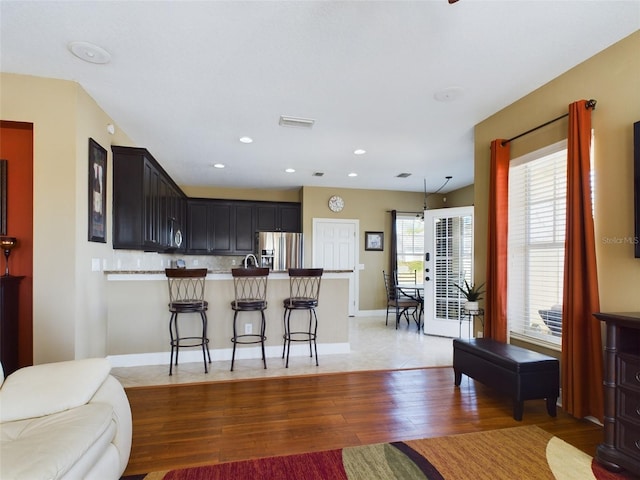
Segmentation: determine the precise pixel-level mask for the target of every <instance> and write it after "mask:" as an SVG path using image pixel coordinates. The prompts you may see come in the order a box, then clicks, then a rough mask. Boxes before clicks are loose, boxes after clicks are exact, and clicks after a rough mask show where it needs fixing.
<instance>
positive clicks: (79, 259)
mask: <svg viewBox="0 0 640 480" xmlns="http://www.w3.org/2000/svg"><path fill="white" fill-rule="evenodd" d="M0 118H2V119H3V120H13V121H18V122H29V123H33V125H34V129H33V131H34V153H33V155H34V159H33V161H34V179H33V182H34V239H33V240H34V248H33V256H34V259H33V260H34V261H33V332H34V333H33V337H34V338H33V343H34V346H33V347H34V348H33V355H34V358H33V360H34V363H44V362H50V361H56V360H65V359H72V358H83V357H88V356H102V355H104V354H105V336H104V332H105V329H106V306H105V304H104V293H103V292H104V289H105V280H104V275H103V274H102V272H92V271H91V258H93V257H96V258H105V257H107V256H110V252H111V239H110V232H111V226H110V212H109V208H108V210H107V218H108V220H109V223H108V229H107V231H108V232H109V233H108V237H107V239H108V243H107V244H99V243H89V242H88V241H87V229H88V225H87V217H88V213H87V209H88V199H87V194H88V186H87V178H88V165H89V163H88V139H89V137H92V138H94V139H95V140H96V141H97V142H98V143H100V145H102V146H103V147H104V148H106V149H107V152H108V166H109V169H108V173H107V175H108V179H109V178H111V170H110V167H111V151H110V145H111V143H112V142H113V143H124V142H130V140H129V139H128V138H126V137H124V136H122V134H121V133H116V135H115V136H113V137H112V136H110V135H108V133H107V131H106V125H107V124H108V123H113V121H112V120H111V119H110V118H109V117H108V116H107V115H106V114H105V113H104V112H103V111H102V110H101V109H100V108H99V107H98V106H97V104H96V103H95V102H94V101H93V100H92V99H91V98H90V97H89V96H88V95H87V94H86V93H85V92H84V90H83V89H82V88H81V87H80V86H79V85H78V84H76V83H74V82H67V81H61V80H51V79H44V78H37V77H30V76H23V75H12V74H5V73H3V74H0ZM108 183H109V182H108ZM108 195H109V197H108V202H107V204H108V205H111V201H110V192H108Z"/></svg>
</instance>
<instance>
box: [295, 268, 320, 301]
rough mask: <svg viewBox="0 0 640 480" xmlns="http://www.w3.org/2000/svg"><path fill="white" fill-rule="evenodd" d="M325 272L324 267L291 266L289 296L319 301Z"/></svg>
mask: <svg viewBox="0 0 640 480" xmlns="http://www.w3.org/2000/svg"><path fill="white" fill-rule="evenodd" d="M323 272H324V269H322V268H290V269H289V298H290V299H291V300H294V301H295V300H296V299H300V300H302V299H304V300H315V301H316V302H317V301H318V297H319V296H320V280H321V279H322V273H323Z"/></svg>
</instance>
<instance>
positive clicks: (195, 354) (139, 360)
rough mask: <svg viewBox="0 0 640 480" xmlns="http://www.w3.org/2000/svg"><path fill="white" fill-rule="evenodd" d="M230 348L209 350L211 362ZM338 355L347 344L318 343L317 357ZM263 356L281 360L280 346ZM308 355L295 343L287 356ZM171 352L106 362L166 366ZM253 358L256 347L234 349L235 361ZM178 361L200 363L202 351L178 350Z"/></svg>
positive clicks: (348, 350)
mask: <svg viewBox="0 0 640 480" xmlns="http://www.w3.org/2000/svg"><path fill="white" fill-rule="evenodd" d="M232 351H233V350H232V348H220V349H213V350H209V353H210V354H211V361H213V362H217V361H225V360H227V361H228V360H231V353H232ZM339 353H351V346H350V344H349V343H319V344H318V356H321V355H332V354H339ZM265 355H266V356H267V358H275V357H278V358H281V357H282V345H279V346H268V347H265ZM308 355H309V345H308V344H306V343H304V344H303V343H297V344H293V345H291V351H290V353H289V356H291V357H302V356H308ZM170 356H171V352H151V353H133V354H127V355H109V356H107V360H109V363H110V364H111V366H112V367H142V366H147V365H165V364H166V365H168V364H169V358H170ZM254 358H262V350H261V349H260V347H259V346H256V347H238V348H237V349H236V360H247V359H254ZM180 361H181V362H185V363H191V362H201V361H202V350H198V349H196V348H189V349H188V350H185V349H181V350H180Z"/></svg>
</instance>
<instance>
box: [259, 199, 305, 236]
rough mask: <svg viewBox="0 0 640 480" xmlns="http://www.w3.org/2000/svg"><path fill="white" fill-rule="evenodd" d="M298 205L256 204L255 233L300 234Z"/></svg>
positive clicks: (287, 203) (281, 203)
mask: <svg viewBox="0 0 640 480" xmlns="http://www.w3.org/2000/svg"><path fill="white" fill-rule="evenodd" d="M300 223H301V222H300V204H299V203H293V202H263V203H258V204H256V231H258V232H300V231H301V228H300Z"/></svg>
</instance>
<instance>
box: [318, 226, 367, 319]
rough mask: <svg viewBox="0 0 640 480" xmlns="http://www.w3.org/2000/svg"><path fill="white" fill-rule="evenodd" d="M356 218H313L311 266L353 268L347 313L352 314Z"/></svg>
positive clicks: (355, 294)
mask: <svg viewBox="0 0 640 480" xmlns="http://www.w3.org/2000/svg"><path fill="white" fill-rule="evenodd" d="M358 227H359V221H358V220H332V219H327V218H314V219H313V240H312V241H313V245H312V252H313V253H312V260H311V261H312V263H313V267H314V268H324V269H326V270H352V271H353V273H352V275H351V280H350V281H349V315H350V316H353V315H355V312H356V310H357V298H358V276H357V275H356V274H355V273H356V265H357V258H356V256H357V252H358V250H357V249H356V245H358V238H357V236H358V231H359V228H358Z"/></svg>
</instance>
